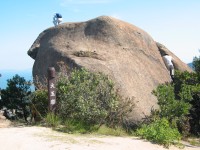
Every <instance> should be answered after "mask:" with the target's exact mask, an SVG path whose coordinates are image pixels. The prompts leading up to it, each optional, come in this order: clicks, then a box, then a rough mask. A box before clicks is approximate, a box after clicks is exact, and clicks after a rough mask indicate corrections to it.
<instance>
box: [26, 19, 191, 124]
mask: <svg viewBox="0 0 200 150" xmlns="http://www.w3.org/2000/svg"><path fill="white" fill-rule="evenodd" d="M162 51H167V52H169V53H170V54H171V55H172V56H173V57H174V61H175V62H176V63H175V67H176V68H177V69H179V70H188V71H191V69H190V68H189V67H188V66H187V65H186V64H184V63H183V62H182V61H181V60H180V59H178V58H177V57H176V56H175V55H174V54H172V53H171V52H170V51H169V50H168V49H167V48H166V47H164V46H163V45H161V44H159V43H156V42H155V41H154V40H153V39H152V38H151V36H150V35H148V33H146V32H145V31H143V30H141V29H139V28H138V27H136V26H134V25H132V24H129V23H126V22H123V21H120V20H117V19H114V18H112V17H107V16H101V17H98V18H95V19H92V20H89V21H86V22H79V23H63V24H60V25H59V26H57V27H52V28H49V29H47V30H45V31H43V32H42V33H41V34H40V35H39V36H38V38H37V39H36V41H35V42H34V43H33V45H32V46H31V48H30V49H29V51H28V55H29V56H30V57H32V58H33V59H35V63H34V66H33V76H34V77H35V76H38V77H39V80H42V78H43V77H45V76H46V75H47V68H48V67H52V66H54V67H55V68H56V70H57V71H58V66H57V62H59V61H63V62H65V63H66V64H67V65H68V66H69V67H70V68H73V67H84V68H86V69H88V70H90V71H94V72H103V73H105V74H107V75H109V76H110V77H111V78H112V79H113V80H114V82H115V84H116V88H118V89H119V91H120V94H121V95H122V96H123V97H134V99H133V100H134V102H135V105H136V106H135V108H134V111H133V112H132V113H131V114H130V120H131V121H134V122H136V121H140V120H141V119H142V118H143V117H144V115H149V114H150V111H151V108H152V107H154V108H156V107H158V106H157V99H156V97H155V96H154V95H152V90H153V89H155V88H156V87H157V85H158V84H161V83H165V82H170V81H171V79H170V75H169V71H168V70H167V68H166V67H165V65H164V62H163V60H162V57H161V52H162Z"/></svg>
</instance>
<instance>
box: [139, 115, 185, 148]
mask: <svg viewBox="0 0 200 150" xmlns="http://www.w3.org/2000/svg"><path fill="white" fill-rule="evenodd" d="M136 134H137V135H139V136H141V137H142V138H145V139H147V140H149V141H152V142H155V143H158V144H163V145H165V146H166V147H168V146H169V145H171V144H173V143H174V142H176V141H179V140H180V139H181V135H180V133H179V131H178V129H177V128H171V127H170V123H169V121H168V120H167V119H166V118H162V119H159V120H156V121H154V122H152V123H151V124H149V125H146V124H144V125H142V127H141V128H139V129H137V130H136Z"/></svg>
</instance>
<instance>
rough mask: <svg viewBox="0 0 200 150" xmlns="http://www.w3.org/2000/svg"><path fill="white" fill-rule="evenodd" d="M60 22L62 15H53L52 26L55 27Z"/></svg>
mask: <svg viewBox="0 0 200 150" xmlns="http://www.w3.org/2000/svg"><path fill="white" fill-rule="evenodd" d="M61 22H62V15H61V14H59V13H55V14H54V16H53V24H54V25H55V27H56V26H57V25H59V24H60V23H61Z"/></svg>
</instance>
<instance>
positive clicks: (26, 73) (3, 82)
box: [0, 69, 34, 90]
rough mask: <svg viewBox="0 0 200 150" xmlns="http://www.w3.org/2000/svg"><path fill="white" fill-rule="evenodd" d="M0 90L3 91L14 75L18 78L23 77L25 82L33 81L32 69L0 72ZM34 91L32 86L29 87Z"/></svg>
mask: <svg viewBox="0 0 200 150" xmlns="http://www.w3.org/2000/svg"><path fill="white" fill-rule="evenodd" d="M0 74H1V77H0V88H1V89H5V88H6V87H7V80H9V79H12V78H13V77H14V76H15V75H16V74H17V75H19V76H20V77H24V78H25V80H26V81H33V76H32V69H26V70H0ZM31 89H32V90H33V89H34V86H32V87H31Z"/></svg>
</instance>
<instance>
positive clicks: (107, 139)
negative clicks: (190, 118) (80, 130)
mask: <svg viewBox="0 0 200 150" xmlns="http://www.w3.org/2000/svg"><path fill="white" fill-rule="evenodd" d="M0 149H1V150H166V149H165V148H163V147H162V146H159V145H156V144H152V143H150V142H146V141H143V140H139V139H137V138H135V137H113V136H94V135H71V134H66V133H60V132H56V131H53V130H51V129H50V128H45V127H9V128H0ZM184 149H185V150H200V147H188V146H186V147H185V148H184ZM170 150H178V148H177V147H174V146H172V147H170Z"/></svg>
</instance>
